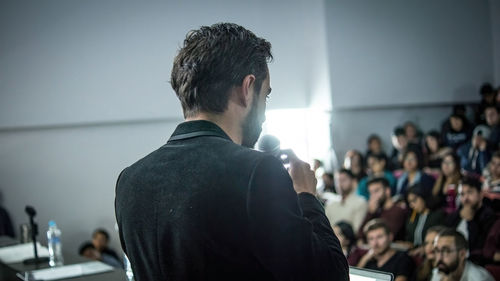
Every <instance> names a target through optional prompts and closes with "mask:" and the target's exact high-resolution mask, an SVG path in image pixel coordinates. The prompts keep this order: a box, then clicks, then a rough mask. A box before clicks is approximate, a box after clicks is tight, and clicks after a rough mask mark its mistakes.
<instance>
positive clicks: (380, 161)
mask: <svg viewBox="0 0 500 281" xmlns="http://www.w3.org/2000/svg"><path fill="white" fill-rule="evenodd" d="M366 162H367V164H368V175H367V176H366V177H364V178H362V179H361V181H360V182H359V185H358V189H357V193H358V194H359V195H361V196H363V197H364V198H365V199H366V200H368V199H369V198H370V193H369V192H368V187H367V183H368V181H370V180H371V179H374V178H385V179H386V180H387V181H388V182H389V185H390V186H391V193H394V191H395V187H396V178H395V177H394V176H393V175H392V173H391V172H390V171H388V170H387V169H386V163H387V158H386V157H385V155H384V154H370V155H369V156H368V159H367V161H366Z"/></svg>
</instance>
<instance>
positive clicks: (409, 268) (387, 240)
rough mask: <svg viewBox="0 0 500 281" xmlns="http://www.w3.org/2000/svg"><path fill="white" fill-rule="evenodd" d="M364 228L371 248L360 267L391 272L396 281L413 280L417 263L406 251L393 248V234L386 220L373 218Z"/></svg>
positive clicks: (360, 262)
mask: <svg viewBox="0 0 500 281" xmlns="http://www.w3.org/2000/svg"><path fill="white" fill-rule="evenodd" d="M364 230H365V236H366V239H367V241H368V245H369V246H370V250H369V251H368V253H366V254H365V255H364V256H363V257H362V258H361V260H360V261H359V263H358V267H361V268H367V269H373V270H379V271H385V272H390V273H392V274H393V275H394V278H395V281H407V280H411V278H412V276H413V272H414V270H415V264H414V262H413V260H412V259H411V258H410V257H409V256H408V255H407V254H406V253H405V252H401V251H397V250H394V249H391V242H392V240H393V235H392V233H391V231H390V229H389V227H388V226H387V224H386V223H385V221H384V220H379V219H375V220H372V221H370V222H369V223H368V224H367V225H366V227H365V228H364Z"/></svg>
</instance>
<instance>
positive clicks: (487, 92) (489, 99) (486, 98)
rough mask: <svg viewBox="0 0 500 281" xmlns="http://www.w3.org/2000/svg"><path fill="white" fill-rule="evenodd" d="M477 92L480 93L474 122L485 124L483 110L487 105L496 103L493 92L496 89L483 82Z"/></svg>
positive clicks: (494, 92)
mask: <svg viewBox="0 0 500 281" xmlns="http://www.w3.org/2000/svg"><path fill="white" fill-rule="evenodd" d="M479 94H480V95H481V102H480V103H479V106H478V108H477V111H476V113H475V120H474V121H475V123H476V124H485V123H486V116H485V114H484V110H485V109H486V107H487V106H488V105H492V104H495V103H496V99H495V94H496V91H495V89H494V88H493V86H492V85H491V84H490V83H484V84H483V85H481V88H480V89H479Z"/></svg>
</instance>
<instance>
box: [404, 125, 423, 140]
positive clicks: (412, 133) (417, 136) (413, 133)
mask: <svg viewBox="0 0 500 281" xmlns="http://www.w3.org/2000/svg"><path fill="white" fill-rule="evenodd" d="M403 129H404V130H405V135H406V139H407V140H408V143H412V144H416V145H418V146H420V145H421V144H422V133H421V132H420V131H419V130H418V129H417V125H415V123H413V122H411V121H407V122H406V123H405V124H404V125H403Z"/></svg>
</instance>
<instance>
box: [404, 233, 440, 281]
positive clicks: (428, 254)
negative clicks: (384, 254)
mask: <svg viewBox="0 0 500 281" xmlns="http://www.w3.org/2000/svg"><path fill="white" fill-rule="evenodd" d="M445 229H446V227H444V226H441V225H436V226H433V227H431V228H429V229H428V230H427V233H426V234H425V240H424V245H423V249H424V251H423V253H422V256H421V257H423V261H422V262H421V263H420V265H419V266H418V267H417V270H416V274H415V281H429V280H430V278H431V274H432V269H433V268H434V260H435V259H436V257H435V255H434V239H435V238H436V236H437V235H438V234H439V233H440V232H441V231H443V230H445ZM420 253H421V252H420V251H418V252H410V255H413V254H420ZM417 257H418V256H417Z"/></svg>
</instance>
